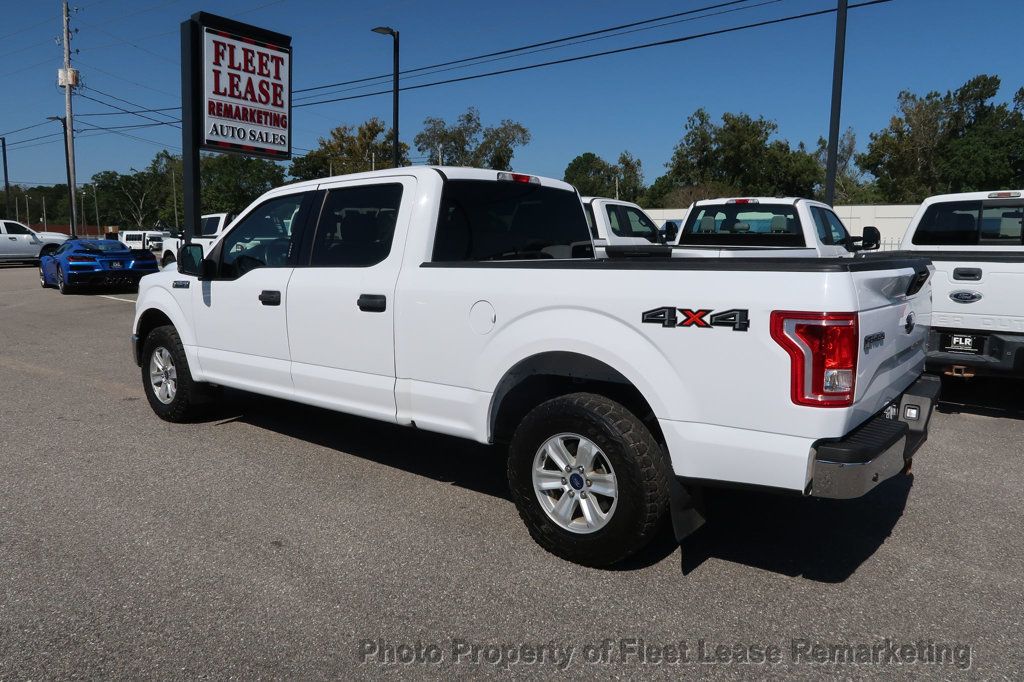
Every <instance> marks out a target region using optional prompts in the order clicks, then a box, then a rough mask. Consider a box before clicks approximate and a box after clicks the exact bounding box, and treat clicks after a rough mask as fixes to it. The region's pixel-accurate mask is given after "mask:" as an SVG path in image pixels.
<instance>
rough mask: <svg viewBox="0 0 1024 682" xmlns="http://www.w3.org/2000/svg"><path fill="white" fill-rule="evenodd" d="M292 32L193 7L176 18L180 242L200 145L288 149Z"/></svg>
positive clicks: (249, 150) (255, 151)
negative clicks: (182, 209) (189, 14)
mask: <svg viewBox="0 0 1024 682" xmlns="http://www.w3.org/2000/svg"><path fill="white" fill-rule="evenodd" d="M291 42H292V39H291V38H290V37H289V36H286V35H282V34H280V33H275V32H274V31H268V30H266V29H262V28H259V27H256V26H251V25H249V24H243V23H240V22H237V21H234V20H232V19H226V18H224V17H218V16H216V15H213V14H207V13H206V12H197V13H196V14H193V15H192V17H191V18H190V19H188V20H187V21H184V22H182V24H181V148H182V162H183V164H182V165H183V173H182V175H183V178H182V191H183V193H184V199H185V216H184V217H185V226H184V231H185V243H186V244H187V243H189V242H191V241H192V237H193V236H194V235H195V234H196V232H197V230H198V229H199V221H200V213H201V203H200V188H201V182H200V174H199V152H200V151H201V150H204V151H216V152H228V153H235V154H245V155H248V156H259V157H264V158H269V159H274V160H278V161H283V160H287V159H290V158H291V156H292V136H291V130H292V128H291V118H292V85H291V84H292V59H291V56H292V50H291Z"/></svg>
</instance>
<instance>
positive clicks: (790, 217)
mask: <svg viewBox="0 0 1024 682" xmlns="http://www.w3.org/2000/svg"><path fill="white" fill-rule="evenodd" d="M679 244H692V245H695V246H701V245H706V246H785V247H790V248H792V247H802V246H806V244H805V243H804V237H803V230H802V228H801V226H800V218H799V217H798V216H797V213H796V208H795V207H794V206H793V205H792V204H728V203H726V204H711V205H707V206H697V207H695V208H694V209H693V210H692V211H690V215H688V216H687V217H686V226H685V227H684V228H683V233H682V235H680V237H679Z"/></svg>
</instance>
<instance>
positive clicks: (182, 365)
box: [142, 325, 213, 422]
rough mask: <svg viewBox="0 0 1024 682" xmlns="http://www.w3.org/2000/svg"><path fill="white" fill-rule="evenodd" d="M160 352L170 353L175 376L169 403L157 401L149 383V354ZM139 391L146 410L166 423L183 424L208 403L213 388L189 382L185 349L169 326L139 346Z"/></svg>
mask: <svg viewBox="0 0 1024 682" xmlns="http://www.w3.org/2000/svg"><path fill="white" fill-rule="evenodd" d="M161 348H163V349H166V350H167V351H168V352H169V353H170V357H171V359H172V361H173V363H174V369H175V374H176V380H175V384H176V385H175V393H174V396H173V399H172V400H170V402H167V403H165V402H162V401H161V399H160V398H159V397H157V393H156V389H155V388H154V387H153V383H152V381H151V380H150V363H151V362H152V359H153V354H154V353H156V352H157V350H159V349H161ZM142 387H143V389H144V390H145V391H146V399H147V400H149V406H150V407H152V408H153V411H154V412H156V414H157V416H158V417H160V418H161V419H163V420H165V421H169V422H184V421H188V420H190V419H192V418H194V417H195V416H196V415H197V414H198V412H199V408H200V407H202V406H203V405H206V404H208V403H209V402H210V399H211V398H212V394H213V387H211V386H209V385H208V384H204V383H201V382H198V381H193V380H192V372H191V371H190V370H189V366H188V358H187V357H186V356H185V348H184V346H182V343H181V338H180V337H179V336H178V332H177V331H176V330H175V329H174V327H173V326H171V325H164V326H162V327H157V328H155V329H153V330H152V331H151V332H149V334H148V335H147V336H146V339H145V341H144V342H143V344H142Z"/></svg>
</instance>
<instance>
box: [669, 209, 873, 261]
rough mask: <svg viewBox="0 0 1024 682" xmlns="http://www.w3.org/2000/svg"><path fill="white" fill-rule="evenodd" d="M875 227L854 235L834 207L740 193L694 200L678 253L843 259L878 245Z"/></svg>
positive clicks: (743, 256)
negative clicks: (733, 196) (731, 195)
mask: <svg viewBox="0 0 1024 682" xmlns="http://www.w3.org/2000/svg"><path fill="white" fill-rule="evenodd" d="M880 241H881V235H880V234H879V232H878V230H877V229H876V228H874V227H866V228H864V236H863V237H860V238H856V237H851V236H850V234H849V232H847V230H846V226H845V225H843V221H841V220H840V219H839V217H838V216H837V215H836V214H835V211H833V210H832V207H831V206H829V205H828V204H823V203H821V202H820V201H814V200H811V199H801V198H797V197H736V198H723V199H707V200H702V201H697V202H694V203H693V204H692V205H691V206H690V208H689V210H688V211H687V214H686V222H685V223H683V229H682V230H681V231H680V233H679V238H678V240H677V241H676V248H675V249H674V250H673V255H674V256H676V257H704V258H723V257H724V258H764V257H771V258H778V257H787V258H842V257H848V256H851V255H853V253H854V252H855V251H862V250H871V249H877V248H878V244H879V242H880Z"/></svg>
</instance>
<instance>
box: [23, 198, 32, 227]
mask: <svg viewBox="0 0 1024 682" xmlns="http://www.w3.org/2000/svg"><path fill="white" fill-rule="evenodd" d="M30 198H31V197H29V195H27V194H26V195H25V224H26V225H28V226H29V227H32V213H31V212H29V210H28V200H29V199H30Z"/></svg>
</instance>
